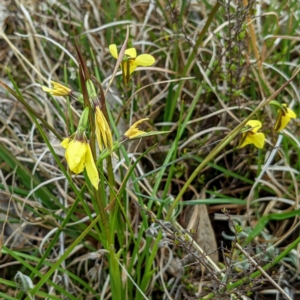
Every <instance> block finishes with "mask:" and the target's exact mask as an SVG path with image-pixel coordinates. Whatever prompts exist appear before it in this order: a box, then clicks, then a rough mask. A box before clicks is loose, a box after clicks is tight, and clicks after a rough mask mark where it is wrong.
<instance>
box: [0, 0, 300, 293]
mask: <svg viewBox="0 0 300 300" xmlns="http://www.w3.org/2000/svg"><path fill="white" fill-rule="evenodd" d="M216 3H217V4H215V3H205V2H204V1H187V2H186V1H178V3H177V1H174V2H171V1H168V0H165V1H159V0H158V1H156V2H153V1H152V2H151V1H144V2H143V1H127V2H120V3H119V2H118V3H114V2H110V1H100V0H90V1H82V0H73V1H43V2H40V1H33V0H31V1H19V0H16V1H3V2H2V3H0V12H1V11H2V14H1V13H0V49H1V50H0V61H1V65H0V66H1V68H0V72H1V82H3V83H5V84H7V85H8V86H9V87H11V88H12V89H13V90H16V86H17V87H18V88H19V89H20V93H19V94H18V95H23V97H24V99H25V102H26V103H27V104H28V105H29V106H30V107H31V108H32V109H33V110H34V112H35V114H36V116H38V117H40V118H41V119H42V120H44V123H47V124H49V125H50V126H51V127H53V128H54V130H52V129H51V128H50V127H46V126H45V124H44V123H42V121H41V120H38V121H36V120H37V117H36V116H34V115H33V114H32V112H30V111H29V110H28V108H25V107H24V105H22V104H21V103H20V102H19V101H17V100H16V97H13V96H12V95H11V94H9V93H7V91H5V90H4V89H2V90H1V91H0V93H1V94H0V95H1V98H0V124H1V126H0V132H1V135H0V139H1V140H0V147H1V148H0V162H1V171H0V187H1V188H0V197H1V198H0V199H1V201H0V221H1V227H0V228H1V231H0V233H1V247H0V248H1V249H2V252H1V253H2V256H1V264H0V298H1V299H25V297H27V298H26V299H30V297H33V296H32V295H30V292H28V291H30V290H31V288H33V287H30V288H29V289H27V288H26V284H28V282H29V283H30V282H31V280H32V284H33V286H38V285H39V284H40V286H39V288H38V289H37V290H34V291H35V297H36V299H46V298H47V299H73V298H74V299H75V298H76V299H84V298H85V299H110V298H112V299H113V298H114V299H117V296H116V295H117V294H114V293H115V292H114V289H115V287H114V286H113V284H112V283H111V281H110V278H111V277H112V274H113V271H112V270H111V269H110V268H109V264H110V263H111V261H110V259H109V255H107V249H106V248H105V246H104V245H103V243H102V240H101V238H99V236H101V232H102V228H101V226H100V225H99V227H97V226H96V224H93V223H92V222H93V220H95V218H96V215H97V214H96V213H95V211H96V212H97V209H96V208H95V202H94V195H93V193H91V190H90V189H88V188H86V186H85V188H84V182H85V180H86V178H84V176H83V175H78V176H75V175H72V178H73V182H74V184H75V186H76V187H77V191H78V193H79V194H80V193H81V196H80V197H82V199H84V201H81V200H80V199H81V198H80V197H79V195H78V193H77V192H75V190H74V189H73V187H70V185H69V183H68V182H69V181H68V180H67V179H66V176H65V174H64V172H63V171H62V168H61V165H59V164H58V162H57V160H56V157H55V155H54V154H53V152H54V153H55V154H56V155H57V158H58V160H59V161H61V162H62V163H63V165H65V160H64V149H62V147H60V145H59V144H60V138H61V137H66V136H69V135H70V133H72V132H74V128H77V125H78V120H79V116H80V114H81V112H82V106H81V104H80V103H79V102H78V101H74V100H72V99H71V101H70V102H69V100H68V99H67V98H65V97H49V95H47V94H46V93H44V92H43V91H42V90H41V84H43V85H48V84H49V82H50V80H54V81H57V82H61V83H65V84H66V85H68V86H70V87H71V88H72V89H74V90H79V79H78V78H79V76H78V56H77V54H76V50H75V43H74V40H75V39H76V40H77V42H78V44H79V48H80V51H81V53H82V55H83V57H84V59H85V61H86V64H87V66H88V68H89V70H90V72H91V73H92V74H93V75H94V76H95V77H96V78H97V79H98V80H101V82H102V86H103V88H104V90H106V92H107V94H106V101H107V105H108V107H109V111H110V114H111V121H112V124H113V128H114V131H115V136H120V135H121V134H122V133H123V132H124V131H125V130H126V129H127V128H128V124H132V123H133V122H135V121H136V120H138V119H141V118H145V117H147V118H149V119H150V121H149V122H146V123H145V124H144V127H143V129H144V130H146V131H150V130H168V131H170V132H169V133H168V134H165V135H161V136H154V137H150V138H146V139H143V140H141V141H139V142H136V141H134V142H132V143H128V144H126V145H125V147H126V150H125V149H124V150H122V151H123V152H122V151H121V150H120V151H117V152H116V153H115V155H114V156H113V160H112V163H113V169H114V179H115V182H116V185H115V187H114V190H115V192H116V193H117V192H118V191H120V190H122V187H123V185H124V186H125V189H124V191H123V190H122V193H121V194H120V195H119V199H120V202H121V203H122V205H120V206H121V207H122V209H124V211H123V210H122V209H120V210H119V216H120V217H119V219H120V220H119V223H118V220H117V221H116V220H114V222H116V224H117V225H116V227H111V228H110V229H111V230H112V228H114V229H113V230H112V231H113V232H115V236H114V240H115V244H114V247H115V250H116V253H118V263H119V267H120V274H121V277H120V278H121V279H120V282H121V283H122V291H120V293H122V297H123V299H233V297H237V298H238V299H298V298H299V297H300V296H299V291H298V290H299V283H300V280H299V279H300V277H299V270H300V264H299V262H300V259H299V244H298V239H299V189H298V186H299V180H300V176H299V169H300V168H299V167H300V160H299V154H300V152H299V149H300V147H299V146H300V143H299V128H298V125H299V124H298V121H297V120H292V121H291V122H290V124H289V126H288V127H287V128H286V129H284V130H283V131H282V133H281V134H278V133H276V132H275V131H274V130H273V125H274V123H275V120H276V115H277V109H276V108H274V107H272V106H271V105H261V103H266V102H262V101H263V100H264V99H267V101H268V99H271V98H272V97H273V96H274V93H275V91H277V90H278V89H279V90H280V93H278V94H276V100H277V101H278V102H280V103H286V104H287V105H288V106H289V107H290V108H292V109H293V110H294V111H295V112H296V113H298V112H299V102H300V95H299V84H298V81H299V80H297V79H299V76H298V75H296V74H297V72H298V71H299V69H298V66H299V38H298V36H299V30H298V27H299V21H298V19H299V18H298V11H299V9H300V6H299V3H298V2H297V1H281V2H279V3H275V2H274V3H273V2H268V1H261V2H255V1H252V0H251V1H250V0H249V3H248V1H247V0H243V1H227V2H223V1H220V2H216ZM127 26H128V30H129V33H130V35H129V40H128V44H129V45H132V46H134V47H136V48H137V49H138V52H139V53H149V54H152V55H153V56H154V57H155V58H156V64H155V66H153V67H148V68H147V69H145V68H140V71H138V72H135V73H134V74H133V76H132V80H131V85H130V86H129V87H127V88H125V87H124V85H123V83H122V77H121V72H119V69H118V72H117V73H116V76H115V77H114V74H113V70H114V68H115V63H116V61H115V60H114V59H113V58H112V57H111V55H110V53H109V50H108V46H109V45H110V44H112V43H115V44H117V45H118V46H121V45H122V44H123V43H124V40H125V38H126V31H127ZM293 76H295V78H294V80H292V81H291V82H290V83H288V84H286V85H285V83H286V82H287V81H288V80H289V79H290V78H292V77H293ZM112 78H113V79H114V80H113V82H112V83H111V82H110V80H111V79H112ZM12 79H13V80H14V81H15V83H16V85H15V86H14V85H13V84H12ZM110 83H111V85H110ZM109 85H110V86H109ZM257 107H261V109H259V110H257V111H256V109H257ZM253 111H255V116H254V117H253V118H254V119H259V120H261V121H262V122H263V128H262V131H263V132H264V133H265V135H266V144H265V147H264V149H261V150H257V149H256V148H254V147H253V146H247V147H245V148H242V149H238V148H237V146H238V143H239V138H240V135H237V134H236V135H237V136H236V137H235V138H232V139H231V140H229V139H228V143H227V144H226V145H224V146H222V148H220V149H219V150H218V151H215V150H216V147H218V146H217V145H220V144H219V143H220V141H222V140H223V141H224V140H226V139H227V138H228V137H229V135H228V134H229V133H230V132H232V130H234V128H237V127H238V126H239V124H242V122H244V120H245V119H246V118H247V117H248V116H249V115H250V113H252V112H253ZM297 115H298V114H297ZM119 117H120V121H119V122H118V124H116V123H117V122H116V120H118V118H119ZM39 126H41V127H42V130H43V132H44V133H45V136H46V139H47V140H48V141H49V143H48V144H47V142H45V137H44V136H43V134H41V131H40V128H39ZM53 132H55V133H56V134H54V133H53ZM156 142H157V146H156V147H154V148H153V149H151V151H149V152H147V153H146V154H145V155H144V156H143V157H142V158H141V157H140V155H142V153H144V152H145V151H147V150H149V149H150V148H151V147H152V146H153V145H154V144H155V143H156ZM49 145H50V146H52V148H53V151H52V150H51V149H50V148H49ZM212 153H215V155H214V156H213V157H212V158H211V159H209V162H207V163H206V161H205V159H206V158H208V157H210V155H211V154H212ZM137 160H138V161H137ZM203 161H204V162H205V164H204V165H203V167H201V168H199V166H201V164H202V163H203ZM134 162H136V166H135V168H134V172H133V173H134V175H133V174H132V175H131V177H130V180H129V181H128V182H127V183H126V181H125V180H124V178H125V177H126V174H127V172H129V171H130V170H131V169H130V168H131V166H132V165H133V164H134ZM103 170H104V174H103V177H102V180H103V181H104V180H105V179H104V178H106V176H107V173H106V164H104V166H103ZM128 170H129V171H128ZM187 183H188V184H187ZM106 193H107V194H108V193H109V189H108V186H104V189H103V194H105V195H106ZM107 198H108V196H107ZM177 200H178V201H179V202H177ZM107 201H108V200H107ZM174 203H175V204H174ZM107 204H108V203H107ZM174 206H175V207H174ZM110 208H111V207H109V209H108V210H107V211H108V212H109V213H108V215H109V214H111V211H110ZM125 216H126V217H125ZM65 220H67V222H66V223H64V221H65ZM98 221H99V220H98ZM113 224H115V223H113ZM88 226H91V227H88ZM60 229H62V230H60ZM87 229H88V230H87ZM82 233H85V235H84V236H82V239H81V240H77V238H78V237H81V234H82ZM68 249H72V251H71V250H70V253H68V255H66V257H64V256H63V255H64V253H67V250H68ZM56 263H57V264H56ZM264 270H265V271H264ZM17 272H20V273H17ZM17 274H18V275H17ZM20 274H21V275H20ZM16 275H17V277H16ZM24 275H26V276H29V277H30V278H31V279H30V280H29V277H22V276H24ZM108 275H110V277H109V276H108ZM18 276H19V277H18ZM43 276H44V278H45V282H42V280H43ZM269 276H270V277H271V278H270V277H269ZM26 282H27V283H26Z"/></svg>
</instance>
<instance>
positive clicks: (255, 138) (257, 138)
mask: <svg viewBox="0 0 300 300" xmlns="http://www.w3.org/2000/svg"><path fill="white" fill-rule="evenodd" d="M248 138H249V140H250V141H252V144H254V146H255V147H256V148H259V149H262V148H263V147H264V145H265V135H264V134H263V133H262V132H258V133H255V134H252V135H251V134H249V136H248Z"/></svg>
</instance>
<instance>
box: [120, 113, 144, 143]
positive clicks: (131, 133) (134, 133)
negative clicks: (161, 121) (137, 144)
mask: <svg viewBox="0 0 300 300" xmlns="http://www.w3.org/2000/svg"><path fill="white" fill-rule="evenodd" d="M147 120H149V118H145V119H141V120H139V121H137V122H135V123H134V124H133V125H131V126H130V128H129V129H128V130H127V131H126V132H125V133H124V136H125V137H126V138H128V139H135V138H138V137H139V136H140V135H142V134H145V133H146V132H145V131H142V130H139V129H138V128H137V126H138V125H140V124H141V123H143V122H144V121H147Z"/></svg>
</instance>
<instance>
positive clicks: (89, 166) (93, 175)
mask: <svg viewBox="0 0 300 300" xmlns="http://www.w3.org/2000/svg"><path fill="white" fill-rule="evenodd" d="M85 169H86V172H87V175H88V177H89V179H90V181H91V183H92V185H93V186H94V187H95V189H96V190H98V184H99V174H98V171H97V167H96V164H95V161H94V158H93V154H92V151H91V148H90V146H89V145H87V151H86V159H85Z"/></svg>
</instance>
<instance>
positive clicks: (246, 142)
mask: <svg viewBox="0 0 300 300" xmlns="http://www.w3.org/2000/svg"><path fill="white" fill-rule="evenodd" d="M249 144H251V141H249V140H248V139H247V133H243V134H242V137H241V139H240V144H239V146H238V148H243V147H245V146H247V145H249Z"/></svg>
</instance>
